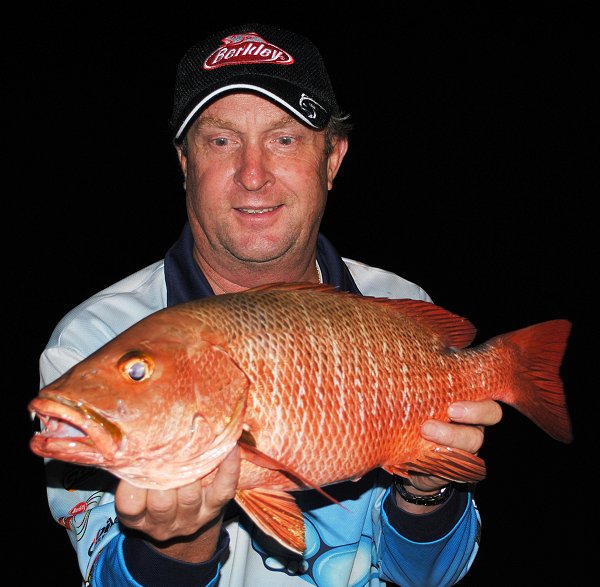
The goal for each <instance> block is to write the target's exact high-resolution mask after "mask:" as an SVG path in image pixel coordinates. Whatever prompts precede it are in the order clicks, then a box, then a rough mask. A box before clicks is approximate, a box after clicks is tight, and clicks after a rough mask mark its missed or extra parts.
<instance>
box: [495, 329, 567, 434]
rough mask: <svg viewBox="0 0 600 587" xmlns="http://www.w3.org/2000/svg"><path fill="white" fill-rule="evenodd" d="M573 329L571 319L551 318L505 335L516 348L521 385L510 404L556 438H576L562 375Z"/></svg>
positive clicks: (517, 375) (508, 341)
mask: <svg viewBox="0 0 600 587" xmlns="http://www.w3.org/2000/svg"><path fill="white" fill-rule="evenodd" d="M570 332H571V323H570V322H569V321H568V320H549V321H548V322H541V323H539V324H534V325H533V326H529V327H527V328H522V329H521V330H515V331H513V332H509V333H508V334H505V335H502V336H501V337H500V338H502V339H503V341H504V343H505V344H507V345H508V346H509V347H513V349H514V348H516V350H517V355H518V365H517V369H516V371H517V373H516V377H517V385H516V386H515V388H513V389H512V390H511V394H512V401H510V404H511V405H512V406H513V407H514V408H516V409H517V410H519V412H521V413H522V414H523V415H525V416H527V417H528V418H529V419H530V420H531V421H532V422H534V423H535V424H537V425H538V426H539V427H540V428H541V429H542V430H544V432H546V433H547V434H549V435H550V436H551V437H552V438H554V439H556V440H558V441H560V442H565V443H570V442H571V441H572V440H573V435H572V431H571V420H570V417H569V413H568V411H567V405H566V400H565V395H564V390H563V382H562V379H561V378H560V365H561V363H562V359H563V356H564V353H565V350H566V347H567V339H568V338H569V334H570Z"/></svg>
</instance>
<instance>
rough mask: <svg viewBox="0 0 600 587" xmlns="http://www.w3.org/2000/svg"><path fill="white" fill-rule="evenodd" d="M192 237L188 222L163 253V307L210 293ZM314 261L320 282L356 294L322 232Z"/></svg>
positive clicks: (348, 275)
mask: <svg viewBox="0 0 600 587" xmlns="http://www.w3.org/2000/svg"><path fill="white" fill-rule="evenodd" d="M193 245H194V239H193V236H192V229H191V228H190V225H189V222H186V223H185V226H184V227H183V230H182V232H181V235H180V236H179V238H178V239H177V240H176V241H175V243H174V244H173V246H172V247H171V248H170V249H169V250H168V251H167V254H166V255H165V281H166V284H167V306H173V305H175V304H179V303H181V302H187V301H190V300H194V299H197V298H205V297H207V296H212V295H214V292H213V290H212V288H211V287H210V284H209V283H208V280H207V279H206V277H205V275H204V273H203V272H202V270H201V269H200V267H198V264H197V263H196V261H195V260H194V256H193ZM317 261H318V263H319V267H320V268H321V273H322V275H323V283H328V284H330V285H334V286H336V287H337V288H338V289H339V290H341V291H349V292H352V293H357V294H360V291H359V289H358V287H357V285H356V283H355V282H354V279H353V278H352V275H350V271H348V267H347V266H346V264H345V263H344V261H343V260H342V258H341V257H340V256H339V254H338V253H337V251H336V250H335V248H334V247H333V245H332V244H331V243H330V242H329V240H328V239H327V238H326V237H325V236H324V235H322V234H319V237H318V240H317Z"/></svg>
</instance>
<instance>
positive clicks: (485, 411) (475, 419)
mask: <svg viewBox="0 0 600 587" xmlns="http://www.w3.org/2000/svg"><path fill="white" fill-rule="evenodd" d="M448 416H449V417H450V419H451V420H452V421H453V422H460V423H461V424H475V425H477V426H493V425H494V424H497V423H498V422H500V420H501V419H502V407H501V406H500V404H499V403H498V402H496V401H494V400H491V399H486V400H481V401H477V402H467V401H464V402H455V403H453V404H452V405H450V407H449V408H448Z"/></svg>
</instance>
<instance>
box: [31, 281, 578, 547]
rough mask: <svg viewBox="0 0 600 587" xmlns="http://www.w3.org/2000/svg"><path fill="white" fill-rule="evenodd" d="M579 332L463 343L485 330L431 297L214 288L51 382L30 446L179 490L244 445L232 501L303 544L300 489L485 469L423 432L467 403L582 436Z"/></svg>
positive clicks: (557, 323) (466, 476)
mask: <svg viewBox="0 0 600 587" xmlns="http://www.w3.org/2000/svg"><path fill="white" fill-rule="evenodd" d="M570 329H571V324H570V322H569V321H567V320H550V321H548V322H543V323H540V324H535V325H533V326H529V327H527V328H523V329H521V330H516V331H513V332H510V333H507V334H503V335H500V336H497V337H495V338H493V339H491V340H489V341H487V342H485V343H483V344H481V345H478V346H475V347H472V348H467V347H468V345H469V344H471V342H472V341H473V339H474V337H475V328H474V326H473V325H472V324H471V323H470V322H469V321H468V320H466V319H465V318H461V317H460V316H457V315H455V314H452V313H451V312H449V311H447V310H445V309H443V308H441V307H439V306H437V305H434V304H431V303H429V302H423V301H415V300H390V299H380V298H370V297H363V296H359V295H354V294H350V293H343V292H338V291H337V290H335V289H334V288H332V287H330V286H322V285H321V286H319V285H314V284H277V285H270V286H262V287H257V288H253V289H250V290H247V291H244V292H240V293H233V294H225V295H219V296H213V297H208V298H203V299H200V300H196V301H191V302H188V303H182V304H179V305H176V306H171V307H168V308H165V309H162V310H159V311H158V312H155V313H154V314H151V315H150V316H148V317H146V318H144V319H143V320H141V321H140V322H138V323H137V324H134V325H133V326H132V327H130V328H129V329H128V330H126V331H124V332H123V333H121V334H120V335H118V336H117V337H116V338H114V339H113V340H111V341H110V342H108V343H107V344H106V345H104V346H103V347H102V348H100V349H99V350H97V351H96V352H94V353H93V354H92V355H90V356H89V357H87V358H86V359H84V360H82V361H81V362H80V363H78V364H77V365H75V366H74V367H72V368H71V369H70V370H69V371H68V372H66V373H65V374H64V375H62V376H61V377H59V378H58V379H56V381H54V382H53V383H51V384H49V385H47V386H46V387H44V388H43V389H41V390H40V392H39V394H38V396H37V398H35V399H33V400H32V401H31V402H30V404H29V410H30V411H31V413H32V415H37V416H38V417H39V418H40V420H41V422H42V426H41V428H42V431H41V432H38V433H36V434H35V435H34V436H33V437H32V439H31V449H32V451H33V452H34V453H35V454H37V455H39V456H42V457H49V458H53V459H59V460H62V461H67V462H72V463H78V464H80V465H92V466H95V467H100V468H102V469H106V470H108V471H110V472H111V473H113V474H114V475H116V476H117V477H120V478H122V479H126V480H127V481H129V482H130V483H132V484H133V485H136V486H139V487H144V488H173V487H178V486H182V485H185V484H188V483H190V482H192V481H194V480H196V479H200V478H202V479H204V480H205V481H206V483H208V482H210V480H212V478H213V477H214V474H215V470H216V468H217V467H218V466H219V464H220V463H221V462H222V461H223V459H224V458H225V457H226V455H227V454H228V453H229V452H230V451H231V449H232V448H233V447H234V446H235V445H236V443H237V444H239V445H240V447H241V455H242V468H241V474H240V479H239V484H238V488H237V492H236V496H235V500H236V501H237V502H238V503H239V505H240V506H241V507H242V508H243V509H244V510H245V511H246V513H247V514H248V515H249V516H250V517H251V518H252V520H253V521H254V522H255V523H256V524H257V525H258V526H259V527H260V528H261V529H262V530H263V531H265V532H266V533H267V534H269V535H270V536H272V537H274V538H275V539H276V540H278V541H279V542H280V543H281V544H283V545H284V546H286V547H287V548H289V549H291V550H293V551H295V552H302V551H303V549H304V546H305V544H304V524H303V519H302V515H301V512H300V510H299V508H298V507H297V505H296V503H295V501H294V499H293V497H292V496H291V495H290V493H289V492H290V491H295V490H304V489H311V488H313V489H317V490H320V491H321V492H324V490H323V489H322V488H323V487H324V486H327V485H330V484H333V483H337V482H340V481H346V480H350V479H354V480H357V479H360V478H361V477H362V476H363V475H365V474H366V473H367V472H369V471H371V470H372V469H374V468H377V467H381V468H383V469H385V470H386V471H388V472H389V473H393V474H398V475H403V476H408V475H409V472H411V471H413V472H423V473H428V474H433V475H438V476H440V477H443V478H446V479H448V480H451V481H458V482H476V481H479V480H481V479H483V478H484V477H485V463H484V462H483V460H482V459H480V458H479V457H478V456H476V455H473V454H471V453H468V452H465V451H461V450H457V449H450V448H448V447H444V446H439V445H436V444H433V443H431V442H429V441H427V440H425V439H424V438H423V437H422V436H421V434H420V431H419V430H420V426H421V424H422V423H423V421H424V420H426V419H428V418H436V419H441V420H446V419H447V414H446V410H447V407H448V405H449V404H450V403H452V402H454V401H458V400H480V399H484V398H491V399H494V400H497V401H500V402H504V403H506V404H507V405H510V406H513V407H514V408H516V409H517V410H518V411H520V412H521V413H522V414H524V415H525V416H527V417H528V418H530V419H531V420H532V421H533V422H534V423H535V424H536V425H538V426H539V427H540V428H541V429H542V430H544V431H545V432H546V433H547V434H549V435H550V436H552V437H553V438H555V439H556V440H558V441H561V442H565V443H568V442H570V441H571V439H572V436H571V424H570V419H569V415H568V411H567V407H566V401H565V397H564V393H563V382H562V380H561V378H560V374H559V370H560V364H561V362H562V358H563V355H564V352H565V350H566V345H567V339H568V336H569V333H570ZM332 499H333V498H332ZM334 501H335V500H334Z"/></svg>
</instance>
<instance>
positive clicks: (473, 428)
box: [410, 400, 502, 511]
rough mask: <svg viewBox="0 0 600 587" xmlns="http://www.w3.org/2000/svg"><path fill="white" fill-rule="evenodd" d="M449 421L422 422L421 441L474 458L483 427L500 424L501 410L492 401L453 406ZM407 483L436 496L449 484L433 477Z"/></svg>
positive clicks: (416, 477)
mask: <svg viewBox="0 0 600 587" xmlns="http://www.w3.org/2000/svg"><path fill="white" fill-rule="evenodd" d="M448 417H449V418H450V419H451V420H452V422H449V423H448V422H442V421H440V420H427V421H426V422H424V423H423V425H422V426H421V434H422V435H423V438H425V439H427V440H431V441H432V442H435V443H436V444H440V445H442V446H449V447H451V448H459V449H462V450H466V451H468V452H471V453H473V454H476V453H477V452H478V451H479V449H480V448H481V446H482V444H483V436H484V430H485V427H486V426H492V425H494V424H497V423H498V422H500V420H501V419H502V408H501V407H500V404H499V403H498V402H495V401H493V400H481V401H476V402H472V401H463V402H456V403H453V404H452V405H450V407H449V408H448ZM410 483H411V484H412V485H413V487H415V488H416V489H417V490H420V491H423V492H435V491H437V490H439V489H440V488H441V487H443V486H444V485H448V480H447V479H441V478H440V477H434V476H432V475H422V474H413V475H411V476H410ZM420 491H415V493H419V492H420ZM430 511H431V510H430Z"/></svg>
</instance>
